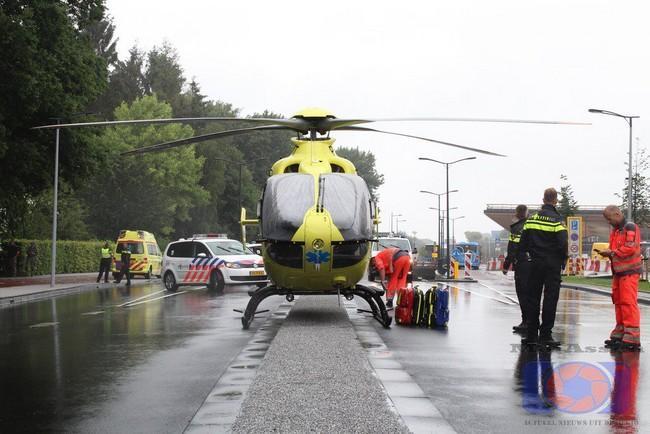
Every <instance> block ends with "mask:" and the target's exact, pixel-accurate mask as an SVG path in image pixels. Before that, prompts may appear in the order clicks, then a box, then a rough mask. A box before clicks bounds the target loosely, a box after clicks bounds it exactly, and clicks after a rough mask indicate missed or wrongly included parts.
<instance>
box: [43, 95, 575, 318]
mask: <svg viewBox="0 0 650 434" xmlns="http://www.w3.org/2000/svg"><path fill="white" fill-rule="evenodd" d="M205 121H214V122H223V123H229V122H251V123H263V124H264V125H259V126H253V127H247V128H238V129H232V130H227V131H220V132H216V133H210V134H205V135H201V136H195V137H190V138H187V139H180V140H174V141H171V142H166V143H161V144H157V145H152V146H147V147H142V148H138V149H134V150H131V151H128V152H124V153H123V154H122V155H137V154H143V153H147V152H157V151H163V150H165V149H169V148H173V147H176V146H182V145H187V144H190V143H197V142H202V141H207V140H213V139H218V138H222V137H228V136H233V135H238V134H245V133H250V132H253V131H265V130H266V131H269V130H271V131H273V130H292V131H294V132H296V133H297V137H295V138H293V139H292V142H293V145H294V148H293V151H292V152H291V155H289V156H287V157H285V158H282V159H280V160H278V161H276V162H275V163H274V164H273V166H272V168H271V176H270V177H269V178H268V180H267V182H266V185H265V187H264V190H263V192H262V195H261V199H260V201H259V204H258V213H257V214H258V215H257V216H256V218H254V219H251V218H248V217H247V215H246V209H245V208H242V210H241V224H242V236H243V238H244V239H245V228H246V226H247V225H257V224H259V225H261V231H260V233H261V236H262V239H261V240H260V241H261V243H262V252H263V256H264V264H265V268H266V270H267V273H268V275H269V277H270V280H271V284H269V285H268V286H265V287H263V288H259V289H257V290H255V291H252V292H250V295H251V298H250V300H249V302H248V305H247V307H246V309H245V310H244V311H243V312H242V313H243V316H242V319H241V320H242V325H243V327H244V329H247V328H248V327H249V326H250V323H251V322H252V321H253V319H254V317H255V314H256V313H259V312H258V311H257V307H258V305H259V304H260V303H261V302H262V301H263V300H264V299H265V298H267V297H269V296H271V295H284V296H285V297H286V299H287V300H288V301H293V300H294V296H295V295H312V294H339V295H343V296H345V297H346V298H347V299H352V298H353V297H354V296H355V295H356V296H359V297H361V298H363V299H364V300H366V302H367V303H368V304H369V306H370V309H371V310H370V311H367V312H369V313H371V314H372V315H373V317H374V318H375V319H376V320H377V321H379V322H380V323H381V324H382V325H383V326H384V327H386V328H388V327H390V324H391V321H392V318H391V317H390V316H389V315H388V312H387V310H386V306H385V304H384V302H383V300H382V298H381V296H382V295H383V290H380V289H377V288H374V287H370V286H366V285H361V284H359V282H360V281H361V279H362V278H363V276H364V273H365V270H367V268H368V262H369V261H370V256H371V251H370V250H371V249H370V243H371V241H373V239H374V238H375V233H374V230H373V228H374V227H376V226H377V225H378V224H379V215H378V209H377V206H376V204H375V203H373V202H372V200H371V197H370V193H369V191H368V188H367V186H366V183H365V182H364V181H363V179H362V178H361V177H359V176H358V175H357V174H356V169H355V167H354V165H353V164H352V163H351V162H350V161H349V160H347V159H345V158H341V157H339V156H337V155H336V152H335V151H334V148H333V144H334V139H333V138H331V137H330V136H329V133H330V131H334V130H338V131H365V132H376V133H384V134H391V135H396V136H402V137H409V138H414V139H419V140H424V141H428V142H432V143H437V144H442V145H447V146H453V147H456V148H461V149H465V150H468V151H473V152H479V153H483V154H488V155H495V156H503V155H501V154H497V153H494V152H490V151H486V150H483V149H478V148H471V147H468V146H462V145H458V144H454V143H449V142H444V141H440V140H434V139H430V138H426V137H420V136H413V135H409V134H401V133H394V132H389V131H383V130H377V129H373V128H368V127H361V126H358V125H359V124H365V123H369V122H378V121H466V122H513V123H537V124H578V123H575V122H560V121H533V120H504V119H476V118H392V119H338V118H336V117H335V116H334V115H333V114H332V113H330V112H328V111H326V110H323V109H318V108H309V109H304V110H302V111H300V112H298V113H297V114H295V115H294V116H292V117H291V118H288V119H286V118H285V119H274V118H272V119H268V118H234V117H233V118H223V117H202V118H175V119H146V120H127V121H109V122H87V123H77V124H57V125H47V126H42V127H36V128H37V129H45V128H49V129H53V128H70V127H83V126H101V125H121V124H122V125H125V124H164V123H173V122H205Z"/></svg>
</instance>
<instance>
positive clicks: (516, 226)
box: [503, 218, 526, 270]
mask: <svg viewBox="0 0 650 434" xmlns="http://www.w3.org/2000/svg"><path fill="white" fill-rule="evenodd" d="M524 223H526V219H525V218H523V219H521V220H519V221H516V222H514V223H513V224H511V225H510V237H509V238H508V253H506V259H505V261H504V262H503V269H504V270H507V269H508V268H510V264H516V263H517V261H518V260H519V241H520V240H521V232H522V231H523V230H524ZM523 253H524V252H522V256H523Z"/></svg>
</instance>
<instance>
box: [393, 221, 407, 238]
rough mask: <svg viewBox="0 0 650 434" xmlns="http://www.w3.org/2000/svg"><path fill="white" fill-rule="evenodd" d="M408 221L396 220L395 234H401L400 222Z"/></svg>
mask: <svg viewBox="0 0 650 434" xmlns="http://www.w3.org/2000/svg"><path fill="white" fill-rule="evenodd" d="M405 221H406V219H399V218H398V219H395V233H396V234H399V222H405Z"/></svg>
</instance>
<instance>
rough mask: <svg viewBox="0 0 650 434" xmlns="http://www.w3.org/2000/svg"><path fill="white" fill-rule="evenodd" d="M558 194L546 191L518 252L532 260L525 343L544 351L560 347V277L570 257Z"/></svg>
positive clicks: (526, 225) (527, 224)
mask: <svg viewBox="0 0 650 434" xmlns="http://www.w3.org/2000/svg"><path fill="white" fill-rule="evenodd" d="M556 205H557V191H556V190H555V189H554V188H547V189H546V190H545V191H544V205H542V209H541V210H540V211H539V212H538V213H536V214H535V215H533V216H532V217H530V218H529V219H528V220H526V223H524V229H523V231H522V233H521V240H520V242H519V250H520V251H521V252H522V253H525V254H528V255H529V256H530V275H529V277H528V284H527V285H526V292H527V302H526V304H527V312H528V314H527V317H526V320H527V330H526V337H525V338H524V339H522V343H523V344H526V345H537V344H538V343H539V345H541V346H544V347H557V346H559V345H560V342H558V341H556V340H554V339H553V335H552V331H553V325H554V324H555V312H556V310H557V302H558V299H559V297H560V275H561V273H562V268H564V265H565V264H566V260H567V257H568V253H567V248H568V237H567V230H566V228H565V227H564V226H563V225H562V217H561V216H560V214H558V212H557V210H556V209H555V206H556ZM542 289H543V291H544V303H543V307H542V323H541V325H540V323H539V305H540V301H541V298H542ZM538 333H539V334H538Z"/></svg>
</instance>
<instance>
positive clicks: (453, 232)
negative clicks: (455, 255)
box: [451, 215, 465, 246]
mask: <svg viewBox="0 0 650 434" xmlns="http://www.w3.org/2000/svg"><path fill="white" fill-rule="evenodd" d="M464 218H465V216H464V215H462V216H460V217H454V218H453V219H451V239H452V240H453V243H454V246H455V245H456V220H459V219H464Z"/></svg>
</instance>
